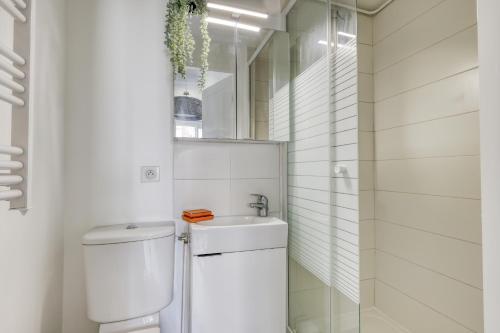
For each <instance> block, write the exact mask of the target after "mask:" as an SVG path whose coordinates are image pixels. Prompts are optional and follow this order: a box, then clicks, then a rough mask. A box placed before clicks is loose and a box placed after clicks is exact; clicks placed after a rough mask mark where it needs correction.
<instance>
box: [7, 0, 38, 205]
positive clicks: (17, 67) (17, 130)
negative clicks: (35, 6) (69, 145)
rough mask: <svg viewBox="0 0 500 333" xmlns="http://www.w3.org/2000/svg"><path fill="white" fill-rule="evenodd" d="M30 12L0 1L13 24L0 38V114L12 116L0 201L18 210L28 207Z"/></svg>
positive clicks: (16, 1) (19, 1)
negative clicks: (5, 113)
mask: <svg viewBox="0 0 500 333" xmlns="http://www.w3.org/2000/svg"><path fill="white" fill-rule="evenodd" d="M31 12H32V11H31V3H30V1H28V0H0V15H2V16H1V17H2V19H3V18H4V17H5V18H7V17H9V16H10V17H11V19H9V20H6V21H11V22H12V26H10V25H9V26H8V28H7V29H6V30H7V31H6V34H5V35H4V34H2V35H1V36H0V113H4V112H10V113H11V117H10V118H11V124H10V127H11V130H10V132H11V138H10V143H9V144H8V145H0V201H8V202H9V203H10V209H17V210H26V209H28V206H29V204H28V199H29V190H28V189H29V174H30V155H31V154H30V127H31V126H30V109H31V107H30V81H31V80H30V78H31V75H30V74H31V73H30V72H31V71H30V51H31V38H30V36H31ZM2 33H3V31H2ZM10 33H12V36H8V35H7V34H10ZM10 37H13V38H10ZM0 116H2V117H4V115H3V114H0ZM2 125H3V124H2ZM2 128H4V127H2Z"/></svg>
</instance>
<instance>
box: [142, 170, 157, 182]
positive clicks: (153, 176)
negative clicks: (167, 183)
mask: <svg viewBox="0 0 500 333" xmlns="http://www.w3.org/2000/svg"><path fill="white" fill-rule="evenodd" d="M159 181H160V167H159V166H143V167H141V183H157V182H159Z"/></svg>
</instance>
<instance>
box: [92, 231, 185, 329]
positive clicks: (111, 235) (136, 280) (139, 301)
mask: <svg viewBox="0 0 500 333" xmlns="http://www.w3.org/2000/svg"><path fill="white" fill-rule="evenodd" d="M174 243H175V226H174V223H173V222H159V223H137V224H123V225H113V226H105V227H97V228H94V229H92V230H90V231H89V232H88V233H86V234H85V235H84V236H83V239H82V244H83V252H84V260H85V282H86V294H87V314H88V317H89V319H90V320H92V321H94V322H97V323H99V324H100V326H99V333H132V332H133V333H160V315H159V313H160V310H162V309H163V308H165V307H166V306H167V305H169V304H170V302H171V301H172V297H173V280H174Z"/></svg>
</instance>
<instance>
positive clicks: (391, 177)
mask: <svg viewBox="0 0 500 333" xmlns="http://www.w3.org/2000/svg"><path fill="white" fill-rule="evenodd" d="M375 169H376V180H375V183H376V185H375V186H376V189H377V190H386V191H392V192H405V193H415V194H431V195H440V196H450V197H459V198H472V199H479V198H480V196H481V191H480V168H479V157H478V156H463V157H439V158H424V159H410V160H390V161H377V162H375Z"/></svg>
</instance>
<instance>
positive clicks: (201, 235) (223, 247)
mask: <svg viewBox="0 0 500 333" xmlns="http://www.w3.org/2000/svg"><path fill="white" fill-rule="evenodd" d="M189 229H190V232H191V252H192V255H195V256H196V255H203V254H214V253H227V252H241V251H254V250H264V249H275V248H286V246H287V236H288V224H287V223H286V222H285V221H283V220H280V219H279V218H276V217H258V216H227V217H217V218H215V219H213V220H211V221H205V222H200V223H193V224H190V225H189Z"/></svg>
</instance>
